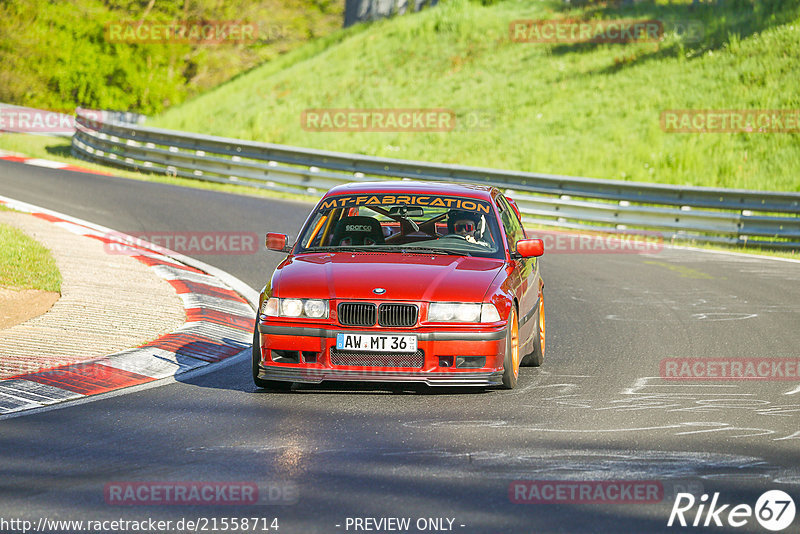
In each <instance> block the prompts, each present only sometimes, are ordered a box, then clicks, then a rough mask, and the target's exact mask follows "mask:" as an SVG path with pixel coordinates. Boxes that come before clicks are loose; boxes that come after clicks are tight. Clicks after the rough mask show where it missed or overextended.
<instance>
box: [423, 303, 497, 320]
mask: <svg viewBox="0 0 800 534" xmlns="http://www.w3.org/2000/svg"><path fill="white" fill-rule="evenodd" d="M499 320H500V314H499V313H498V312H497V308H495V306H494V304H472V303H464V302H431V305H430V306H428V321H431V322H458V323H493V322H497V321H499Z"/></svg>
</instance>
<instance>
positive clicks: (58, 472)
mask: <svg viewBox="0 0 800 534" xmlns="http://www.w3.org/2000/svg"><path fill="white" fill-rule="evenodd" d="M0 194H2V195H5V196H8V197H11V198H14V199H18V200H22V201H26V202H30V203H33V204H36V205H39V206H42V207H46V208H50V209H53V210H57V211H60V212H62V213H66V214H68V215H72V216H75V217H79V218H83V219H86V220H89V221H92V222H94V223H97V224H101V225H104V226H108V227H111V228H114V229H116V230H119V231H123V232H142V231H148V232H154V231H172V232H179V231H242V232H257V233H258V234H260V235H261V234H263V233H264V232H266V231H268V230H269V231H277V232H285V233H289V234H290V235H296V232H297V230H298V229H299V226H300V224H301V223H302V222H303V220H304V219H305V217H306V215H307V213H308V211H309V209H310V206H309V205H307V204H302V203H292V202H285V201H278V200H268V199H257V198H252V197H245V196H237V195H228V194H221V193H214V192H207V191H199V190H192V189H181V188H177V187H173V186H167V185H161V184H153V183H146V182H140V181H133V180H126V179H120V178H110V177H104V176H96V175H89V174H80V173H74V172H64V171H57V170H52V169H46V168H35V167H30V166H26V165H23V164H17V163H10V162H0ZM197 257H198V258H199V259H201V260H203V261H205V262H207V263H210V264H212V265H214V266H217V267H219V268H221V269H223V270H225V271H227V272H229V273H231V274H232V275H234V276H236V277H238V278H240V279H241V280H243V281H245V282H246V283H248V284H249V285H251V286H252V287H253V288H255V289H260V288H261V286H262V285H263V283H264V281H265V280H266V279H267V277H268V276H269V275H270V273H271V272H272V269H273V268H274V266H275V265H277V263H278V262H279V261H280V259H281V256H280V255H278V254H275V253H268V252H266V251H263V250H262V251H261V252H259V253H257V254H250V255H229V256H223V255H205V256H197ZM542 262H543V263H542V265H543V267H542V269H543V274H544V279H545V282H546V294H545V298H546V300H545V302H546V304H547V314H548V317H547V333H548V339H547V348H546V357H545V364H544V366H542V367H541V368H538V369H534V368H523V369H522V371H521V374H520V381H519V386H518V388H517V389H515V390H513V391H492V390H490V391H483V392H464V391H460V390H438V389H437V390H430V389H425V388H410V389H399V390H398V389H390V388H386V387H371V386H354V385H333V386H304V387H301V388H299V389H297V390H296V391H293V392H291V393H288V394H281V393H272V392H264V391H260V390H257V389H256V388H255V387H254V386H253V384H252V381H251V379H250V375H249V362H247V361H244V360H240V361H237V362H236V363H234V364H232V365H227V366H221V367H220V368H219V369H218V370H216V371H214V372H211V373H208V374H205V375H201V376H196V377H194V378H190V379H182V380H181V381H179V382H176V383H171V384H167V385H164V386H162V387H156V388H150V389H145V390H142V391H135V392H133V393H129V394H124V395H119V396H116V397H111V398H104V399H101V400H99V401H96V402H90V403H85V404H81V405H78V406H71V407H67V408H63V409H57V410H53V411H49V412H44V413H38V414H33V415H28V416H24V417H18V418H14V419H7V420H2V421H0V519H6V520H8V519H13V518H20V519H27V520H31V521H33V522H34V523H36V522H38V521H39V519H40V518H47V519H48V520H53V519H74V520H84V521H86V520H112V519H120V518H122V519H128V520H144V519H147V518H155V519H162V520H173V521H177V520H179V519H181V518H198V517H206V518H223V517H227V518H230V517H239V518H241V517H263V518H268V519H269V521H270V522H271V520H272V518H278V519H279V525H280V530H279V531H278V532H281V533H295V532H297V533H306V532H320V533H322V532H325V533H327V532H334V533H335V532H356V531H361V532H364V531H366V530H355V529H354V526H353V524H352V522H351V523H348V519H347V518H381V517H383V518H387V517H400V518H410V519H411V528H410V530H406V532H418V531H420V530H417V523H416V522H417V520H418V519H420V518H449V519H453V523H452V527H450V528H452V531H455V532H464V533H472V532H476V533H478V532H480V533H484V532H486V533H489V532H662V531H663V532H670V531H675V530H682V531H686V530H692V531H701V530H709V529H710V530H716V531H722V530H725V531H731V532H768V531H767V530H765V529H764V528H763V527H761V526H760V525H759V524H758V523H757V522H756V520H755V519H754V518H752V517H751V518H749V521H748V522H747V524H746V525H745V526H743V527H741V528H732V527H730V526H727V523H726V526H725V527H723V528H722V529H720V528H716V529H714V528H713V527H708V528H703V527H698V528H697V529H693V528H682V529H678V528H675V527H673V528H668V527H667V526H666V525H667V519H668V518H669V515H670V510H671V508H672V504H673V499H672V498H671V497H670V496H669V493H670V492H671V491H675V490H676V488H681V487H688V488H691V490H692V491H693V492H696V493H697V494H698V497H699V495H700V494H701V493H703V492H705V493H706V494H709V495H710V494H713V493H714V492H720V497H719V502H720V503H730V504H740V503H743V504H749V505H750V506H753V505H754V504H755V502H756V499H757V498H758V496H759V495H761V494H762V493H763V492H764V491H766V490H769V489H781V490H783V491H786V492H788V493H789V494H790V495H791V496H792V497H793V498H794V500H795V502H796V503H797V504H798V506H800V446H799V445H800V424H798V422H799V421H800V383H799V382H798V381H797V380H795V381H728V382H692V381H664V380H661V379H660V378H659V364H660V362H661V361H662V360H663V359H665V358H674V357H697V358H711V357H735V358H778V357H790V358H798V357H800V263H792V262H782V261H772V260H768V259H762V258H758V257H742V256H735V255H722V254H711V253H705V252H698V251H688V250H674V249H669V248H666V249H664V250H662V251H659V252H656V253H652V254H646V255H641V254H555V253H550V254H548V253H547V252H546V253H545V256H544V258H543V260H542ZM53 342H54V343H57V342H58V340H53ZM620 479H625V480H629V481H630V480H642V481H658V482H660V483H661V484H662V487H663V488H664V489H665V493H666V494H667V496H666V497H665V498H664V502H662V503H661V504H641V503H637V504H612V505H609V504H575V503H570V504H515V503H512V502H511V500H510V498H509V486H510V484H511V483H512V482H513V481H515V480H589V481H598V480H605V481H613V480H620ZM209 480H213V481H239V482H245V481H253V482H255V483H256V484H258V485H259V486H260V487H261V488H262V490H264V489H266V488H270V487H271V488H272V489H273V492H274V496H275V497H276V500H274V501H272V502H270V503H267V504H258V505H251V506H178V505H172V506H166V505H159V506H141V505H138V506H119V505H109V504H107V502H106V500H105V498H104V488H105V486H106V484H108V483H111V482H119V481H209ZM279 489H283V490H286V491H289V490H293V491H295V492H296V493H294V494H293V493H286V494H285V496H287V499H288V500H289V501H294V502H293V504H286V503H282V502H280V501H281V499H280V498H278V497H277V496H278V491H277V490H279ZM268 493H269V492H268V491H262V495H263V494H268ZM295 496H296V498H295ZM267 500H268V499H267ZM696 512H697V507H695V508H693V509H692V510H691V512H690V513H687V514H686V517H687V520H689V521H691V520H693V519H694V516H695V513H696ZM725 518H726V514H724V513H723V514H722V515H721V519H722V520H723V521H724V520H725ZM704 519H705V517H703V520H704ZM209 525H210V524H209ZM443 525H444V529H446V528H448V526H449V525H450V523H449V522H448V521H446V520H445V521H444V522H443ZM462 525H463V526H462ZM701 525H702V521H701ZM798 525H800V517H798V518H796V519H795V521H794V523H793V525H792V526H791V527H790V528H788V529H787V530H785V531H784V532H798V531H800V527H798ZM420 526H425V525H422V524H421V523H420ZM428 526H430V524H429V525H428ZM6 528H7V531H13V530H12V529H10V528H8V527H6ZM209 528H210V527H209ZM0 530H5V529H2V528H0ZM51 531H53V532H67V531H68V530H55V529H54V530H51ZM72 531H74V530H71V531H70V532H72ZM172 531H173V532H174V531H175V530H174V529H173V530H172ZM218 531H222V529H221V528H218ZM427 531H431V530H427ZM440 531H441V530H440Z"/></svg>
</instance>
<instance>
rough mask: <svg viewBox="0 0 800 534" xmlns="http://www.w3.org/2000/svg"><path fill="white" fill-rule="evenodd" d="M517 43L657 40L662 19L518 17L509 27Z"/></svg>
mask: <svg viewBox="0 0 800 534" xmlns="http://www.w3.org/2000/svg"><path fill="white" fill-rule="evenodd" d="M508 33H509V38H510V39H511V41H513V42H515V43H632V42H638V43H657V42H659V41H660V40H661V39H662V38H663V37H664V24H663V23H662V22H661V21H659V20H625V19H619V20H610V19H609V20H575V19H556V20H515V21H512V22H511V23H510V24H509V26H508Z"/></svg>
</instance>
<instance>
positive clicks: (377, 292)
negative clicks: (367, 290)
mask: <svg viewBox="0 0 800 534" xmlns="http://www.w3.org/2000/svg"><path fill="white" fill-rule="evenodd" d="M372 292H373V293H375V294H376V295H383V294H384V293H386V290H385V289H384V288H382V287H376V288H375V289H373V290H372Z"/></svg>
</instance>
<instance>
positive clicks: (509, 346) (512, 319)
mask: <svg viewBox="0 0 800 534" xmlns="http://www.w3.org/2000/svg"><path fill="white" fill-rule="evenodd" d="M515 345H516V346H515ZM515 353H516V356H515ZM518 376H519V323H518V322H517V310H516V309H514V308H511V314H510V315H509V316H508V329H507V332H506V356H505V359H503V387H504V388H505V389H514V388H515V387H516V386H517V378H518Z"/></svg>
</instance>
